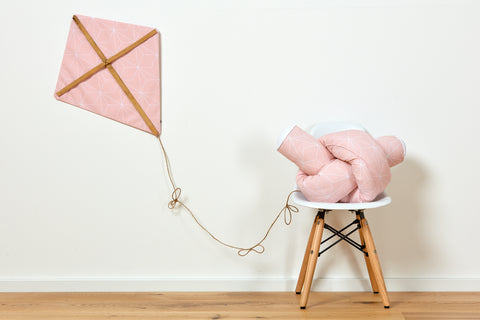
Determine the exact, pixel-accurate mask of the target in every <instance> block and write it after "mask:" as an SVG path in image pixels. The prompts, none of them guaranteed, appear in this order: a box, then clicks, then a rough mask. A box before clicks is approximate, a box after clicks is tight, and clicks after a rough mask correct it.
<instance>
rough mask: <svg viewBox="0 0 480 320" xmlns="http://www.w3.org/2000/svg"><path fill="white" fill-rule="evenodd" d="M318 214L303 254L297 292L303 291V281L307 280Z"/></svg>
mask: <svg viewBox="0 0 480 320" xmlns="http://www.w3.org/2000/svg"><path fill="white" fill-rule="evenodd" d="M317 221H318V214H317V215H316V216H315V219H313V224H312V230H311V231H310V236H309V238H308V243H307V247H306V248H305V255H304V256H303V262H302V268H301V269H300V275H299V276H298V281H297V286H296V287H295V293H296V294H300V293H302V288H303V283H304V282H305V272H306V270H307V263H308V257H309V256H310V251H311V250H312V240H313V235H314V233H315V226H316V225H317Z"/></svg>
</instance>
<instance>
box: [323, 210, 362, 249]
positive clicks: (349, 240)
mask: <svg viewBox="0 0 480 320" xmlns="http://www.w3.org/2000/svg"><path fill="white" fill-rule="evenodd" d="M329 211H330V210H319V214H322V215H323V214H325V213H328V212H329ZM352 212H355V213H356V214H358V215H360V217H361V218H363V217H364V216H363V210H354V211H352ZM352 226H353V227H354V228H353V229H352V230H350V231H348V233H346V234H344V233H343V232H346V230H347V229H349V228H350V227H352ZM324 228H325V229H327V230H328V231H330V232H331V233H332V235H331V236H330V237H328V238H326V239H324V240H322V242H321V244H324V243H326V242H327V241H330V240H332V239H333V238H334V237H335V236H337V237H339V238H340V239H338V240H337V241H335V242H333V243H332V244H330V245H329V246H328V247H326V248H325V249H323V250H322V251H320V252H319V253H318V256H319V257H320V255H321V254H322V253H325V252H326V251H327V250H329V249H331V248H332V247H333V246H335V245H336V244H338V243H339V242H341V241H345V242H346V243H348V244H349V245H351V246H352V247H354V248H356V249H358V250H360V251H361V252H363V254H365V255H366V256H367V257H368V252H367V251H365V246H364V245H362V244H360V243H358V242H357V241H355V240H353V239H352V238H350V237H349V236H350V235H351V234H352V233H354V232H355V231H357V230H360V229H361V225H360V220H358V219H355V220H353V221H352V222H351V223H350V224H348V225H347V226H345V227H343V228H342V229H340V230H337V229H335V228H334V227H332V226H330V225H329V224H327V223H325V225H324Z"/></svg>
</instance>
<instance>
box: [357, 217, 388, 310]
mask: <svg viewBox="0 0 480 320" xmlns="http://www.w3.org/2000/svg"><path fill="white" fill-rule="evenodd" d="M360 216H361V219H360V226H361V229H360V232H361V233H362V234H363V238H364V240H365V246H366V249H367V253H368V257H369V260H370V265H371V267H372V271H373V274H374V276H375V280H376V283H377V287H378V291H379V293H380V296H381V297H382V301H383V306H384V307H385V308H389V307H390V300H389V299H388V293H387V288H386V287H385V281H384V279H383V274H382V268H381V266H380V261H379V260H378V254H377V249H376V248H375V243H374V242H373V237H372V233H371V232H370V228H369V226H368V222H367V219H365V216H364V215H363V213H360Z"/></svg>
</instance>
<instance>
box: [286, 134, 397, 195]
mask: <svg viewBox="0 0 480 320" xmlns="http://www.w3.org/2000/svg"><path fill="white" fill-rule="evenodd" d="M278 151H279V152H280V153H281V154H283V155H284V156H285V157H286V158H288V159H289V160H291V161H292V162H294V163H295V164H296V165H297V166H298V168H299V172H298V174H297V186H298V188H299V189H300V191H302V193H303V194H304V196H305V198H307V199H308V200H309V201H315V202H368V201H372V200H373V199H375V197H376V196H378V195H379V194H380V193H382V192H383V191H384V190H385V188H386V187H387V185H388V183H389V182H390V179H391V175H390V166H394V165H396V164H398V163H400V162H402V161H403V159H404V156H405V152H404V148H403V144H402V142H401V141H400V139H398V138H396V137H393V136H385V137H380V138H378V139H377V140H375V139H374V138H373V137H372V136H371V135H370V134H368V133H367V132H364V131H361V130H346V131H339V132H334V133H330V134H327V135H324V136H322V137H320V139H318V140H317V139H315V138H314V137H313V136H311V135H310V134H308V133H307V132H305V131H303V130H302V129H300V128H298V127H297V126H295V127H294V128H293V129H292V131H290V133H289V134H288V135H287V137H286V138H285V140H284V141H283V143H282V144H281V145H280V147H279V148H278Z"/></svg>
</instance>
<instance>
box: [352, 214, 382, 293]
mask: <svg viewBox="0 0 480 320" xmlns="http://www.w3.org/2000/svg"><path fill="white" fill-rule="evenodd" d="M357 219H358V221H360V220H361V219H362V217H361V216H360V215H359V214H357ZM358 234H359V236H360V243H361V244H362V246H363V247H365V248H366V246H365V239H364V237H363V233H362V230H361V229H359V230H358ZM365 250H366V249H365ZM363 256H364V257H365V264H366V265H367V270H368V278H369V279H370V284H371V285H372V290H373V293H378V285H377V281H376V280H375V275H374V274H373V270H372V264H371V262H370V258H369V256H368V254H364V255H363Z"/></svg>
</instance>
